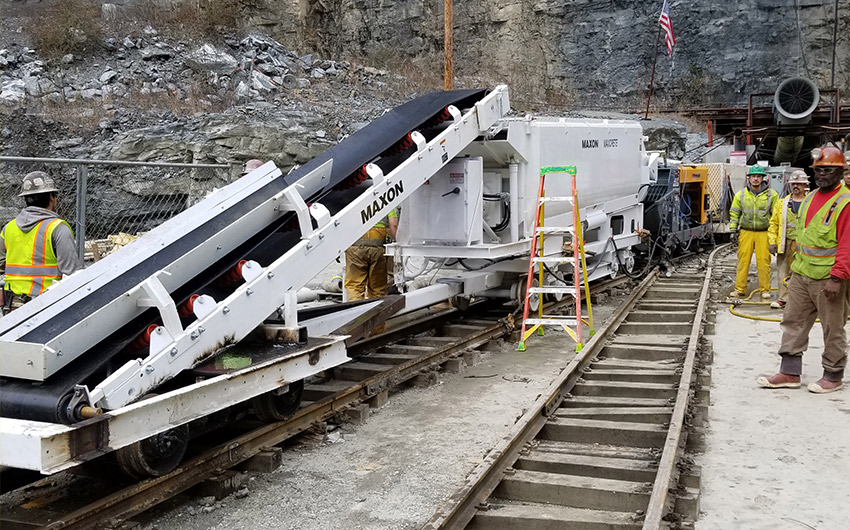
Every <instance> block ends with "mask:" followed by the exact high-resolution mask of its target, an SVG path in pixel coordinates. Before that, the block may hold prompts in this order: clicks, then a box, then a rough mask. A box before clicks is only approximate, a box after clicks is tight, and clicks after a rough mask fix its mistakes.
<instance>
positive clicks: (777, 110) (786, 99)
mask: <svg viewBox="0 0 850 530" xmlns="http://www.w3.org/2000/svg"><path fill="white" fill-rule="evenodd" d="M819 102H820V92H819V91H818V86H817V85H816V84H815V83H814V82H813V81H812V80H810V79H806V78H805V77H792V78H790V79H786V80H785V81H783V82H782V83H780V84H779V87H778V88H777V89H776V93H775V94H774V95H773V119H774V122H776V124H777V125H779V126H782V125H805V124H807V123H809V122H810V121H811V119H812V113H813V112H814V111H815V109H816V108H817V106H818V103H819ZM802 148H803V137H802V136H780V137H779V138H777V142H776V151H775V152H774V154H773V163H774V164H775V165H779V164H781V163H782V162H789V163H794V161H795V160H797V156H798V155H799V154H800V149H802Z"/></svg>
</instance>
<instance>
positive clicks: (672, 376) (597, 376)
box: [582, 369, 682, 383]
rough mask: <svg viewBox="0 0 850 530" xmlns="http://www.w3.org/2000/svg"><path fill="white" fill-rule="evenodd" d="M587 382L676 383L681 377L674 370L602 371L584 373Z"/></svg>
mask: <svg viewBox="0 0 850 530" xmlns="http://www.w3.org/2000/svg"><path fill="white" fill-rule="evenodd" d="M582 377H583V378H584V379H585V380H587V381H640V382H643V383H676V382H678V381H679V380H680V379H681V378H682V376H681V375H679V374H677V373H676V371H675V370H625V369H623V370H602V369H596V370H591V371H589V372H585V373H584V375H582Z"/></svg>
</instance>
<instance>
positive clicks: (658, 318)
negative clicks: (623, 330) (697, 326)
mask: <svg viewBox="0 0 850 530" xmlns="http://www.w3.org/2000/svg"><path fill="white" fill-rule="evenodd" d="M626 320H627V321H629V322H693V320H694V313H693V312H692V311H680V310H671V311H664V310H662V309H647V310H640V309H639V310H638V311H632V312H631V313H629V316H628V317H626Z"/></svg>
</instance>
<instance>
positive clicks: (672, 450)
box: [643, 243, 730, 530]
mask: <svg viewBox="0 0 850 530" xmlns="http://www.w3.org/2000/svg"><path fill="white" fill-rule="evenodd" d="M729 245H730V244H729V243H727V244H725V245H720V246H719V247H717V248H715V249H714V250H713V251H712V252H711V254H709V256H708V260H707V264H706V269H705V279H704V280H703V284H702V293H701V294H700V297H699V302H698V303H697V310H696V314H695V316H694V323H693V325H692V326H691V335H690V338H689V339H688V349H687V352H686V353H685V361H684V363H683V364H682V377H681V379H680V380H679V389H678V391H677V392H676V405H675V406H674V408H673V416H672V417H671V418H670V427H669V428H668V429H667V437H666V438H665V440H664V448H663V449H662V453H661V460H660V462H659V463H658V473H657V474H656V475H655V483H654V484H653V485H652V493H651V494H650V497H649V507H648V508H647V510H646V516H645V517H644V520H643V530H657V529H658V528H659V527H660V526H661V518H662V517H664V515H665V514H666V513H667V493H668V490H669V488H670V480H671V478H672V477H673V469H674V468H675V466H676V460H677V458H678V454H679V444H680V442H681V441H682V431H683V429H684V425H685V414H686V413H687V411H688V405H689V403H690V396H691V394H690V390H691V383H692V381H693V379H694V364H695V363H696V354H697V347H698V346H699V339H700V336H701V333H700V329H701V328H702V326H703V317H704V315H705V306H706V302H707V300H708V293H709V286H710V284H711V271H712V261H713V260H714V256H715V254H717V252H718V251H720V250H721V249H724V248H726V247H727V246H729Z"/></svg>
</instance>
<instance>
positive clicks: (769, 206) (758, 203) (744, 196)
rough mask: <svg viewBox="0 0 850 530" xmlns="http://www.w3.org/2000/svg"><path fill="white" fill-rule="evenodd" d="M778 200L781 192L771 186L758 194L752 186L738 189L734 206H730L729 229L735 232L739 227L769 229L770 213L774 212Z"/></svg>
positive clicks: (759, 230) (759, 229) (758, 230)
mask: <svg viewBox="0 0 850 530" xmlns="http://www.w3.org/2000/svg"><path fill="white" fill-rule="evenodd" d="M777 200H779V194H778V193H776V191H774V190H772V189H770V188H769V187H768V188H765V189H764V190H762V191H760V192H759V193H758V195H756V194H754V193H753V192H752V191H750V188H744V189H742V190H740V191H738V193H736V194H735V198H734V199H732V207H731V208H729V217H730V219H731V220H730V223H729V229H730V230H732V231H733V232H734V231H735V230H738V229H739V228H740V229H741V230H752V231H756V232H761V231H764V230H767V228H768V226H769V224H770V214H772V213H773V205H774V204H775V203H776V201H777Z"/></svg>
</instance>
